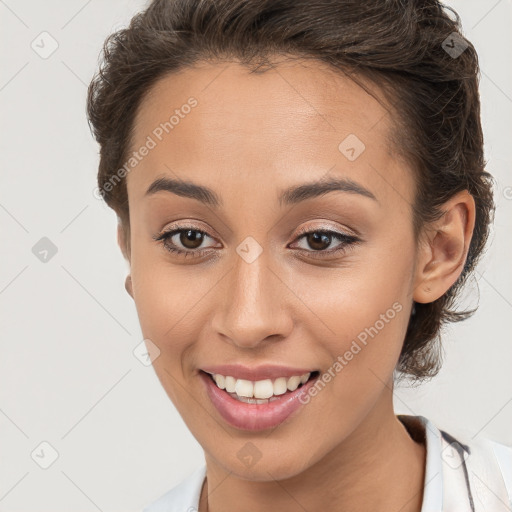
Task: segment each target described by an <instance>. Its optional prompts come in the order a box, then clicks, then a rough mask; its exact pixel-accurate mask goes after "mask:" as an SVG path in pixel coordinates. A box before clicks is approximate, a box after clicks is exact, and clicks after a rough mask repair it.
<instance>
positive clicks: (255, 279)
mask: <svg viewBox="0 0 512 512" xmlns="http://www.w3.org/2000/svg"><path fill="white" fill-rule="evenodd" d="M264 254H265V253H262V254H260V256H259V257H258V258H257V259H256V260H254V261H252V262H250V263H249V262H247V261H245V260H244V259H243V258H241V257H238V255H237V256H236V257H235V263H234V266H233V267H232V268H231V270H230V271H229V273H228V275H227V276H226V278H225V279H223V281H224V283H223V286H221V287H219V288H218V289H217V296H216V297H215V300H216V301H217V307H216V309H215V313H214V318H213V322H212V327H213V329H215V332H216V333H217V334H219V335H222V336H223V337H224V338H225V339H227V340H229V342H230V343H232V344H233V345H236V346H237V347H239V348H257V347H258V346H260V345H261V344H262V342H264V341H265V340H267V341H268V339H269V338H272V339H273V340H275V339H279V338H283V337H287V336H288V335H289V334H290V332H291V330H292V328H293V319H292V316H291V308H289V307H288V304H289V302H288V301H289V300H290V298H289V295H290V293H291V292H290V291H289V289H288V288H287V286H286V285H285V284H284V283H283V278H282V277H281V276H279V275H278V273H279V272H278V271H276V270H273V269H272V268H271V267H270V266H269V262H268V259H267V258H266V257H265V255H264ZM287 295H288V297H287Z"/></svg>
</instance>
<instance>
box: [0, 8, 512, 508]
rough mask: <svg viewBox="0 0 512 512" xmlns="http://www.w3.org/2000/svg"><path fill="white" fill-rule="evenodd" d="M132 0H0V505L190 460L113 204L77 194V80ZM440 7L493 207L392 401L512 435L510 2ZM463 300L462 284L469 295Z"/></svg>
mask: <svg viewBox="0 0 512 512" xmlns="http://www.w3.org/2000/svg"><path fill="white" fill-rule="evenodd" d="M143 5H144V2H142V1H134V0H133V1H126V0H124V1H121V0H109V1H108V2H105V1H99V0H89V1H84V0H72V1H66V2H64V1H61V2H59V1H45V2H39V1H35V0H32V1H22V0H18V1H15V0H5V1H4V0H0V31H1V33H2V45H1V49H0V52H1V70H2V72H1V79H0V105H1V119H2V123H1V133H0V144H1V151H0V158H1V164H2V172H1V180H2V181H1V187H0V222H1V233H2V237H1V240H2V246H1V247H2V248H1V249H0V250H1V255H2V264H1V265H0V311H1V336H0V340H1V341H0V342H1V358H0V375H1V386H0V443H1V445H0V446H1V452H0V510H1V511H7V510H9V511H31V512H39V511H50V510H51V511H52V512H61V511H62V512H63V511H66V512H67V511H69V510H73V511H75V512H81V511H95V510H101V511H104V512H107V511H108V512H110V511H121V510H123V511H136V510H141V509H142V507H143V506H144V505H146V504H148V503H149V502H151V501H153V500H154V499H155V498H157V497H158V496H160V495H161V494H162V493H164V492H165V491H166V490H168V489H169V488H171V487H173V486H174V485H175V484H176V483H177V482H178V481H180V480H181V479H182V478H183V477H184V476H185V475H186V474H188V473H189V472H190V471H191V470H193V469H194V468H195V467H197V466H198V465H199V464H200V463H202V461H203V452H202V449H201V447H200V446H199V445H198V443H197V442H196V441H195V439H194V438H193V437H192V435H191V434H190V433H189V431H188V430H187V428H186V427H185V425H184V423H183V421H182V420H181V418H180V416H179V415H178V413H177V412H176V411H175V409H174V407H173V406H172V403H171V402H170V401H169V399H168V398H167V395H166V394H165V392H164V391H163V389H162V388H161V385H160V383H159V381H158V379H157V378H156V375H155V374H154V371H153V369H152V368H151V367H150V366H149V367H146V366H144V365H143V364H141V363H140V362H139V360H138V359H137V358H136V357H135V356H134V355H133V353H132V351H133V350H134V348H135V347H136V346H137V345H138V344H139V343H140V342H141V340H142V335H141V332H140V328H139V325H138V319H137V314H136V310H135V307H134V304H133V302H132V299H131V298H130V297H129V296H128V294H127V293H126V292H125V290H124V278H125V275H126V273H127V265H126V263H125V262H124V260H123V258H122V256H121V253H120V251H119V249H118V247H117V245H116V217H115V214H114V213H113V212H112V211H111V210H110V209H108V208H107V207H106V206H105V205H104V204H103V202H101V201H99V200H97V199H96V198H95V197H94V196H93V192H92V191H93V189H94V187H95V175H96V169H97V163H98V155H97V151H98V148H97V145H96V143H95V142H94V140H93V138H92V136H91V135H90V132H89V128H88V124H87V122H86V118H85V95H86V86H87V84H88V83H89V81H90V79H91V77H92V75H93V73H94V71H95V70H96V67H97V59H98V55H99V51H100V48H101V45H102V43H103V40H104V38H105V37H106V36H107V35H108V34H109V33H110V32H112V31H113V30H116V29H118V28H120V27H121V26H122V25H124V24H126V23H127V22H128V21H129V19H130V17H131V16H132V15H133V14H134V13H135V12H136V11H137V10H139V9H140V8H141V7H142V6H143ZM449 5H451V6H453V7H455V8H456V10H457V11H458V12H459V13H460V14H461V16H462V21H463V27H464V32H465V35H466V36H467V37H468V38H469V39H470V40H471V41H472V42H473V43H474V45H475V46H476V48H477V51H478V53H479V56H480V62H481V69H482V78H481V96H482V118H483V125H484V132H485V137H486V158H487V159H488V169H489V170H490V171H491V172H492V173H493V174H494V175H495V177H496V179H497V181H498V187H497V190H496V201H497V205H498V208H497V214H496V222H495V228H494V230H493V233H492V236H491V243H490V248H489V250H488V253H487V256H486V258H485V259H484V260H483V262H482V263H481V264H480V266H479V268H478V273H477V282H478V287H479V289H480V309H479V312H478V313H477V314H476V316H475V317H473V318H472V319H470V320H468V321H466V322H465V323H462V324H458V325H454V326H452V327H450V328H449V329H447V330H446V334H445V338H444V346H445V354H446V355H445V363H444V367H443V370H442V371H441V373H440V375H439V376H438V377H437V378H436V379H434V380H433V381H432V382H430V383H428V384H425V385H423V386H422V387H420V388H417V389H400V390H398V391H397V392H396V400H395V403H396V411H397V412H400V413H406V414H422V415H425V416H427V417H429V418H430V419H432V420H433V421H434V422H435V423H436V424H437V425H438V426H439V427H440V428H443V429H446V430H447V431H448V432H460V431H461V430H462V431H463V432H466V433H467V434H468V435H470V436H472V437H473V436H485V437H490V438H493V439H495V440H498V441H501V442H504V443H507V444H509V445H512V428H511V426H512V370H511V362H512V340H511V334H510V332H511V329H510V318H511V317H512V271H511V263H510V262H511V259H512V237H511V235H510V233H511V232H512V231H511V228H512V188H511V187H512V172H511V160H510V141H511V140H512V133H511V132H512V130H511V124H512V123H511V117H512V116H511V111H512V76H511V74H512V73H511V67H510V64H509V62H510V61H509V58H510V48H511V46H512V45H511V43H512V41H511V13H512V4H511V1H510V0H500V1H491V2H487V1H485V2H484V1H481V0H472V1H468V0H458V1H451V2H449ZM43 31H48V32H49V34H51V37H52V38H54V39H55V40H56V41H57V42H58V45H59V46H58V48H57V50H56V51H55V52H54V53H53V54H52V55H51V56H50V57H48V58H47V59H43V58H41V57H40V56H39V55H38V53H36V52H35V51H34V50H33V49H32V48H31V43H32V41H34V40H36V43H37V41H39V39H37V38H38V36H39V34H40V33H41V32H43ZM46 37H47V36H46ZM39 44H40V45H41V43H39ZM49 44H50V40H49V39H47V40H46V43H45V48H46V49H48V48H50V46H49ZM42 237H48V238H49V239H50V240H51V241H52V242H53V244H55V246H56V247H57V249H58V252H57V253H56V254H55V255H54V256H53V257H52V258H51V259H49V261H48V262H46V263H43V262H41V261H40V260H39V259H38V258H36V256H35V255H34V254H33V252H32V248H33V247H34V245H35V244H36V243H37V242H38V241H39V240H40V239H41V238H42ZM475 286H476V285H475ZM474 288H475V287H474ZM476 300H477V296H476V290H475V289H474V290H473V291H472V292H471V293H469V294H468V298H467V303H468V304H474V303H475V302H476ZM43 441H46V442H48V443H50V445H51V446H52V447H53V448H54V449H55V450H56V451H57V452H58V454H59V457H58V458H57V460H56V461H55V462H54V463H53V464H52V465H51V466H50V467H49V468H48V469H42V468H41V467H40V466H39V465H38V464H37V463H36V462H35V460H38V461H39V462H44V460H45V458H46V461H48V460H49V459H48V457H49V456H51V450H50V449H49V448H47V447H45V445H43V446H42V447H41V446H40V443H41V442H43ZM34 450H36V451H35V452H34V459H35V460H34V459H33V458H32V457H31V453H32V452H33V451H34Z"/></svg>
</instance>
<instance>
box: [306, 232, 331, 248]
mask: <svg viewBox="0 0 512 512" xmlns="http://www.w3.org/2000/svg"><path fill="white" fill-rule="evenodd" d="M305 238H306V240H307V242H308V244H309V246H310V247H311V248H312V249H314V250H315V251H321V250H324V249H327V248H328V247H329V245H330V243H331V241H332V235H331V234H327V233H325V232H321V231H312V232H311V233H308V234H307V235H306V236H305Z"/></svg>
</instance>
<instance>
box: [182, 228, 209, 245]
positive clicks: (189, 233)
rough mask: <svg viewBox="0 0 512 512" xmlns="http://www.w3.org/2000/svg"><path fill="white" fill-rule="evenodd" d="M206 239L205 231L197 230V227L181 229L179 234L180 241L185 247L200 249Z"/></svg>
mask: <svg viewBox="0 0 512 512" xmlns="http://www.w3.org/2000/svg"><path fill="white" fill-rule="evenodd" d="M203 239H204V233H203V232H202V231H197V229H187V230H186V231H181V232H180V235H179V241H180V243H181V244H182V245H183V247H184V248H185V249H198V248H199V247H200V246H201V244H202V242H203Z"/></svg>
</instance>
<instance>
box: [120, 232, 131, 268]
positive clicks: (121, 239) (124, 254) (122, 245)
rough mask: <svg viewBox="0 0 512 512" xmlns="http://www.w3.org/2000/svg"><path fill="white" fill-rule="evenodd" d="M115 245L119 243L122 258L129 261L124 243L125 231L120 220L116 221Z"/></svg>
mask: <svg viewBox="0 0 512 512" xmlns="http://www.w3.org/2000/svg"><path fill="white" fill-rule="evenodd" d="M117 245H119V248H120V249H121V252H122V253H123V256H124V259H125V260H126V261H128V263H130V253H129V249H128V246H127V245H126V232H125V229H124V228H123V225H122V224H121V222H118V223H117Z"/></svg>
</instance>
